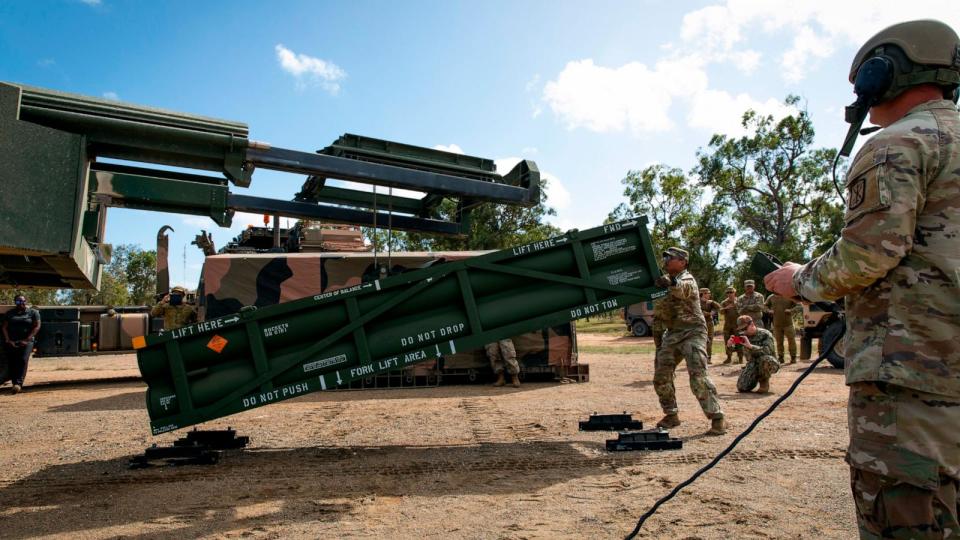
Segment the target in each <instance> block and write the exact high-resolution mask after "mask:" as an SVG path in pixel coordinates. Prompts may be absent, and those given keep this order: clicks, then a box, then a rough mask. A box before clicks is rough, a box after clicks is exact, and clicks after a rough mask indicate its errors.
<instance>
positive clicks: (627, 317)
mask: <svg viewBox="0 0 960 540" xmlns="http://www.w3.org/2000/svg"><path fill="white" fill-rule="evenodd" d="M623 322H624V323H626V325H627V331H628V332H630V333H631V334H632V335H634V336H636V337H646V336H649V335H653V302H641V303H639V304H630V305H629V306H627V307H626V308H624V310H623Z"/></svg>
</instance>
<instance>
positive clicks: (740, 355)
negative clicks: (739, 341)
mask: <svg viewBox="0 0 960 540" xmlns="http://www.w3.org/2000/svg"><path fill="white" fill-rule="evenodd" d="M734 330H735V328H724V329H723V346H724V347H725V348H726V349H727V360H730V357H731V356H732V355H733V353H734V351H736V353H737V362H738V363H740V364H742V363H743V347H741V348H739V349H738V348H736V347H727V342H728V341H730V336H732V335H733V331H734Z"/></svg>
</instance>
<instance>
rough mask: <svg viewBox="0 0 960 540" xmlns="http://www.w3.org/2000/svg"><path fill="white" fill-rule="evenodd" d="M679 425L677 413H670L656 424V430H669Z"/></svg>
mask: <svg viewBox="0 0 960 540" xmlns="http://www.w3.org/2000/svg"><path fill="white" fill-rule="evenodd" d="M679 425H680V416H679V415H678V414H677V413H670V414H667V415H666V416H664V417H663V418H661V419H660V421H659V422H657V427H658V428H664V429H670V428H675V427H677V426H679Z"/></svg>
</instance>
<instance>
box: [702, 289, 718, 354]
mask: <svg viewBox="0 0 960 540" xmlns="http://www.w3.org/2000/svg"><path fill="white" fill-rule="evenodd" d="M700 311H701V312H702V313H703V320H704V322H706V323H707V363H708V364H709V363H710V360H711V359H712V358H713V336H714V330H713V314H714V313H720V304H718V303H716V302H714V301H713V298H711V293H710V289H708V288H706V287H701V288H700Z"/></svg>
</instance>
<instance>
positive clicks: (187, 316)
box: [150, 285, 197, 332]
mask: <svg viewBox="0 0 960 540" xmlns="http://www.w3.org/2000/svg"><path fill="white" fill-rule="evenodd" d="M186 295H187V291H186V289H184V288H183V287H180V286H179V285H178V286H176V287H174V288H172V289H170V293H169V294H167V295H165V296H164V297H163V299H161V300H160V303H159V304H157V305H155V306H153V309H151V310H150V316H151V317H163V329H164V330H165V331H168V332H169V331H170V330H175V329H177V328H182V327H184V326H186V325H188V324H191V323H194V322H196V321H197V313H196V311H194V310H193V306H191V305H189V304H186V303H184V299H185V298H186Z"/></svg>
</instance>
